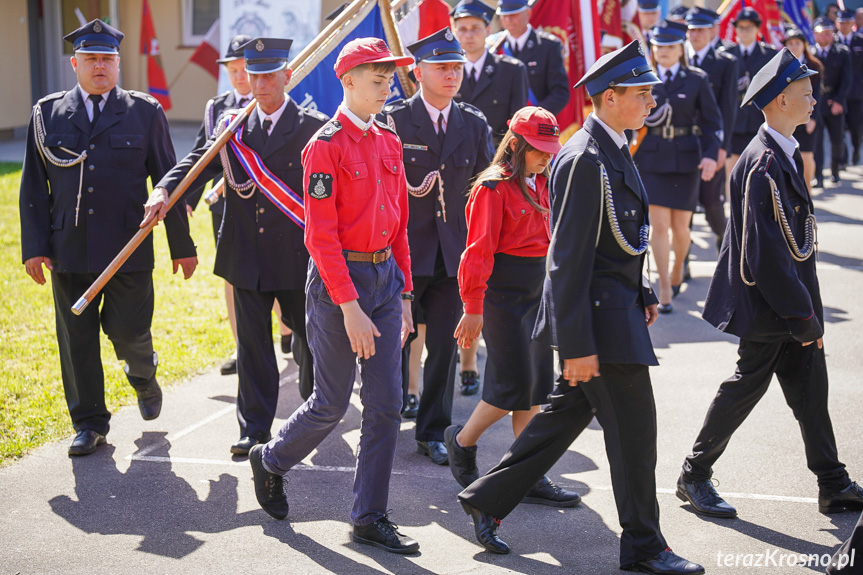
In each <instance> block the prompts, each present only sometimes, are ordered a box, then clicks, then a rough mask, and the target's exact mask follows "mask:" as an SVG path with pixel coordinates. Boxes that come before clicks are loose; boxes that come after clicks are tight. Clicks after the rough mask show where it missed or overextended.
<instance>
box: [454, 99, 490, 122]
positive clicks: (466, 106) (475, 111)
mask: <svg viewBox="0 0 863 575" xmlns="http://www.w3.org/2000/svg"><path fill="white" fill-rule="evenodd" d="M455 104H456V105H457V106H458V107H459V108H461V109H462V110H464V111H465V112H470V113H471V114H473V115H474V116H476V117H477V118H479V119H480V120H482V121H483V122H488V120H486V118H485V114H483V113H482V110H480V109H479V108H477V107H476V106H473V105H471V104H468V103H467V102H455Z"/></svg>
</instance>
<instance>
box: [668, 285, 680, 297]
mask: <svg viewBox="0 0 863 575" xmlns="http://www.w3.org/2000/svg"><path fill="white" fill-rule="evenodd" d="M682 286H683V284H677V285H676V286H671V297H672V298H676V297H677V296H679V295H680V288H681V287H682Z"/></svg>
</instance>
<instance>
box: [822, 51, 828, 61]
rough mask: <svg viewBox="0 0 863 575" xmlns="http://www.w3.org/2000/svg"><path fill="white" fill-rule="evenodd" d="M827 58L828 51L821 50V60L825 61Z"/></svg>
mask: <svg viewBox="0 0 863 575" xmlns="http://www.w3.org/2000/svg"><path fill="white" fill-rule="evenodd" d="M826 58H827V50H821V60H825V59H826Z"/></svg>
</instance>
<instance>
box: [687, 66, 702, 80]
mask: <svg viewBox="0 0 863 575" xmlns="http://www.w3.org/2000/svg"><path fill="white" fill-rule="evenodd" d="M687 74H692V75H693V76H698V77H700V78H707V72H705V71H704V70H702V69H701V68H694V67H691V66H690V67H687V68H686V70H680V77H681V78H685V77H686V75H687Z"/></svg>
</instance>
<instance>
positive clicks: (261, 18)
mask: <svg viewBox="0 0 863 575" xmlns="http://www.w3.org/2000/svg"><path fill="white" fill-rule="evenodd" d="M219 23H220V30H219V49H218V53H219V54H224V53H225V52H226V51H227V48H228V44H229V43H230V42H231V38H233V37H234V36H236V35H237V34H246V35H248V36H251V37H252V38H290V39H292V40H293V41H294V43H293V44H292V45H291V57H293V55H294V54H299V53H300V51H301V50H302V49H303V48H305V47H306V46H307V45H308V44H309V43H310V42H311V41H312V40H314V39H315V37H316V36H317V35H318V32H320V30H321V2H320V0H311V1H310V0H220V2H219ZM230 89H231V84H230V82H228V77H227V75H226V74H225V72H224V71H221V72H220V73H219V93H221V92H224V91H225V90H230Z"/></svg>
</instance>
